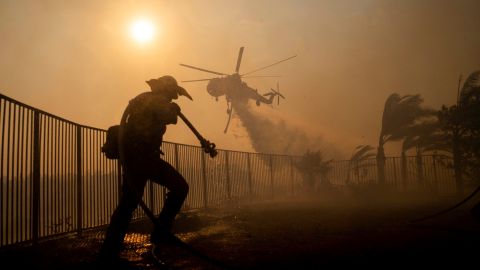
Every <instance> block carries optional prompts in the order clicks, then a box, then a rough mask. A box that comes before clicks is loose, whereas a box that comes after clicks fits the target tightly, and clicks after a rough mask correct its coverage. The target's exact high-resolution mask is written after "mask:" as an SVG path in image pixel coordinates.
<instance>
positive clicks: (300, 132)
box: [232, 102, 338, 156]
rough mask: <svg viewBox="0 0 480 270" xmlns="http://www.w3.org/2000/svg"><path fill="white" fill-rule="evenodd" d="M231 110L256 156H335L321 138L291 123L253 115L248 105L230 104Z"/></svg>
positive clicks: (334, 150)
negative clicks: (319, 152) (257, 153)
mask: <svg viewBox="0 0 480 270" xmlns="http://www.w3.org/2000/svg"><path fill="white" fill-rule="evenodd" d="M232 107H233V109H234V111H235V112H236V115H237V116H238V117H239V118H240V120H241V123H242V125H243V127H244V128H245V129H246V131H247V133H248V136H249V139H250V141H251V144H252V147H253V148H254V149H255V151H257V152H259V153H273V154H288V155H302V154H304V153H305V152H307V150H310V151H316V150H320V151H322V152H324V153H325V154H327V155H329V156H337V154H338V151H337V149H336V148H335V146H332V145H327V143H326V142H325V141H324V139H322V137H321V136H319V135H312V134H308V133H307V132H306V131H305V130H304V129H302V128H300V127H299V126H296V125H295V124H294V123H292V122H291V121H290V122H289V121H286V120H285V119H281V118H279V117H275V119H274V118H272V117H267V116H266V115H263V114H260V113H256V112H255V110H252V108H251V107H250V105H249V104H248V103H240V102H232Z"/></svg>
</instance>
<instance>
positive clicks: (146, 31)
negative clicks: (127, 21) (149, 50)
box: [130, 19, 155, 43]
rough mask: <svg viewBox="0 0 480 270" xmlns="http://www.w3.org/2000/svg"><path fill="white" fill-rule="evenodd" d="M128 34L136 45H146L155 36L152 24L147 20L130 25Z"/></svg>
mask: <svg viewBox="0 0 480 270" xmlns="http://www.w3.org/2000/svg"><path fill="white" fill-rule="evenodd" d="M130 34H131V35H132V37H133V39H134V40H135V41H137V42H138V43H147V42H150V41H151V40H152V39H153V37H154V36H155V27H154V25H153V23H152V22H150V21H148V20H145V19H141V20H137V21H135V22H133V23H132V25H131V27H130Z"/></svg>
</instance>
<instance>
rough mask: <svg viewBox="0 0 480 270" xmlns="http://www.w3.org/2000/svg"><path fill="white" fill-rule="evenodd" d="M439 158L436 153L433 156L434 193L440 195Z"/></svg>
mask: <svg viewBox="0 0 480 270" xmlns="http://www.w3.org/2000/svg"><path fill="white" fill-rule="evenodd" d="M436 159H437V156H436V154H435V153H434V154H433V156H432V165H433V192H435V193H438V174H437V161H436Z"/></svg>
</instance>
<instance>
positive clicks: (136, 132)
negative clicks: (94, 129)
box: [99, 76, 216, 261]
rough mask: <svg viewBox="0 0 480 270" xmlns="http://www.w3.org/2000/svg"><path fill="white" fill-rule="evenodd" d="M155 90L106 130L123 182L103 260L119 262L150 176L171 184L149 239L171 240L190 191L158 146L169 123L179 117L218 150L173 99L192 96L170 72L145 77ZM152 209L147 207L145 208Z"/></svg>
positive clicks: (205, 143) (206, 144)
mask: <svg viewBox="0 0 480 270" xmlns="http://www.w3.org/2000/svg"><path fill="white" fill-rule="evenodd" d="M147 84H148V85H149V86H150V88H151V91H150V92H145V93H142V94H140V95H138V96H137V97H135V98H134V99H132V100H131V101H130V102H129V104H128V106H127V108H126V110H125V112H124V113H123V116H122V120H121V123H120V125H117V126H113V127H111V128H110V129H109V131H108V132H107V142H106V143H105V145H104V146H103V147H102V152H104V153H105V154H106V156H107V157H108V158H112V159H116V158H119V159H120V162H121V165H122V168H123V187H122V195H121V198H120V202H119V204H118V206H117V208H116V209H115V211H114V213H113V215H112V217H111V220H110V225H109V227H108V229H107V232H106V237H105V241H104V242H103V245H102V247H101V250H100V256H99V257H100V259H101V260H102V261H118V259H119V253H120V251H121V250H122V248H123V241H124V237H125V234H126V232H127V228H128V225H129V223H130V221H131V218H132V213H133V211H134V210H135V209H136V208H137V206H138V204H139V203H140V204H141V205H142V206H143V207H145V204H144V203H143V201H142V196H143V191H144V187H145V185H146V183H147V180H151V181H153V182H155V183H157V184H160V185H162V186H164V187H166V188H167V190H168V193H167V196H166V199H165V202H164V206H163V209H162V211H161V213H160V215H159V216H158V219H157V220H156V221H155V223H154V224H155V226H154V230H153V232H152V234H151V237H150V241H151V242H152V243H153V244H154V246H155V245H157V244H160V243H164V242H169V241H172V238H174V235H173V234H172V233H171V230H172V226H173V222H174V220H175V216H176V215H177V213H178V212H179V211H180V209H181V207H182V205H183V202H184V200H185V198H186V196H187V194H188V189H189V187H188V184H187V182H186V181H185V179H184V178H183V176H182V175H181V174H180V173H179V172H177V171H176V170H175V168H174V167H172V166H171V165H170V164H168V163H167V162H166V161H164V160H162V159H161V157H160V156H161V155H162V154H163V153H162V151H161V150H160V147H161V144H162V140H163V135H164V134H165V131H166V126H167V125H169V124H176V123H177V117H178V116H180V117H181V118H182V119H183V120H184V122H185V123H186V124H187V125H188V126H189V127H190V128H191V129H192V131H193V132H194V133H195V135H196V136H197V138H198V139H199V140H200V142H201V145H202V147H203V148H204V150H205V152H207V153H209V154H210V156H212V157H213V156H215V155H216V150H215V145H214V144H213V143H210V142H209V141H207V140H205V139H204V138H203V137H201V136H200V134H199V133H198V132H197V131H196V130H195V129H194V128H193V126H192V125H191V124H190V122H188V120H187V119H186V118H185V116H183V114H182V113H181V112H180V107H179V106H178V105H177V104H176V103H174V102H172V100H174V99H177V98H178V96H179V95H180V96H186V97H187V98H189V99H192V97H191V96H190V95H189V94H188V93H187V91H186V90H185V89H184V88H182V87H180V86H178V84H177V81H176V80H175V79H174V78H173V77H172V76H163V77H160V78H158V79H151V80H149V81H147ZM147 210H148V209H147Z"/></svg>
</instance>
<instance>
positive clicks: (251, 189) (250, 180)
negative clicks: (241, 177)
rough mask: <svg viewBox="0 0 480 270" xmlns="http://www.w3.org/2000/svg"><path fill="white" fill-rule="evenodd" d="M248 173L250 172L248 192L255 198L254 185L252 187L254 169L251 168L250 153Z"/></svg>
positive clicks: (248, 155) (248, 154) (248, 156)
mask: <svg viewBox="0 0 480 270" xmlns="http://www.w3.org/2000/svg"><path fill="white" fill-rule="evenodd" d="M246 155H247V172H248V192H249V193H250V197H251V196H253V185H252V168H251V167H250V166H251V165H250V153H247V154H246Z"/></svg>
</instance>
